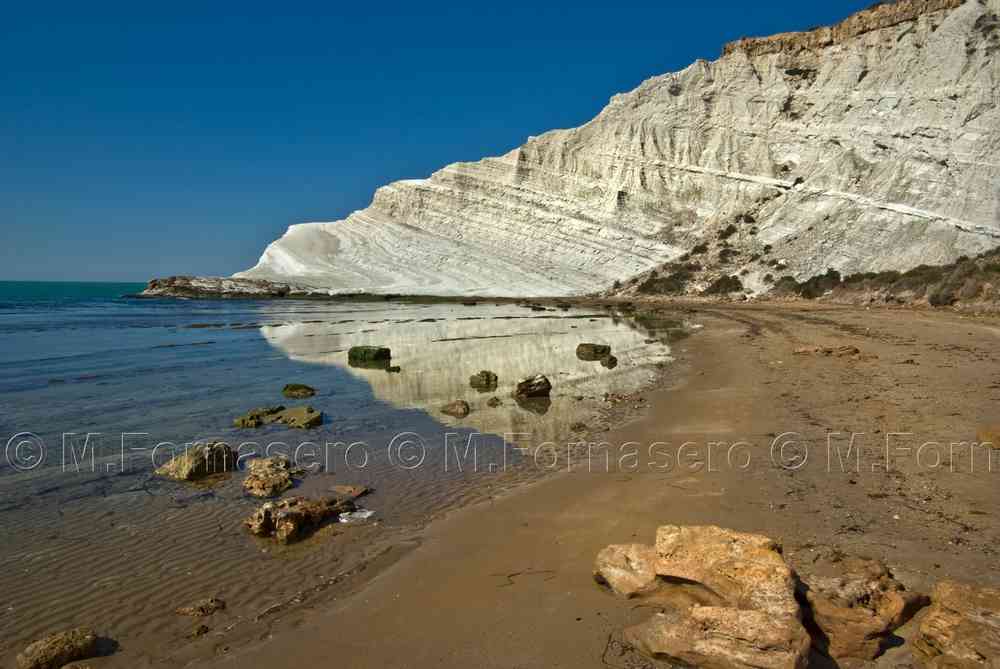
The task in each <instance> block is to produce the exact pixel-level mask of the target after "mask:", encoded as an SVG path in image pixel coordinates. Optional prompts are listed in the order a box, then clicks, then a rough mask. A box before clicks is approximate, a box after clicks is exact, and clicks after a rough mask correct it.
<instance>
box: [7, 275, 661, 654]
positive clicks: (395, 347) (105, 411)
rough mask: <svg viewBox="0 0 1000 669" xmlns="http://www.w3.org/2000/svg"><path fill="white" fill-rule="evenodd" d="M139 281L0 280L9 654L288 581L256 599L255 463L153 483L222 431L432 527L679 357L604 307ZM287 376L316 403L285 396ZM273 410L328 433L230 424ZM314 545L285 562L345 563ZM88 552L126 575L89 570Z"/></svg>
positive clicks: (266, 562) (152, 625)
mask: <svg viewBox="0 0 1000 669" xmlns="http://www.w3.org/2000/svg"><path fill="white" fill-rule="evenodd" d="M141 288H142V285H140V284H86V283H61V284H60V283H23V282H0V342H2V343H3V345H2V346H0V444H3V445H5V449H4V453H3V457H2V458H0V528H2V529H3V536H4V541H3V542H2V545H0V592H2V593H3V595H2V601H0V604H2V605H3V606H0V638H2V639H4V640H5V641H4V647H0V657H2V656H3V654H4V653H5V652H7V651H10V650H12V649H13V648H14V647H15V646H16V645H17V644H20V643H22V642H25V641H27V640H30V638H32V637H33V636H35V635H37V634H40V633H43V632H45V631H46V630H49V629H51V628H52V627H59V626H60V625H70V624H84V623H91V622H93V620H94V619H98V618H101V616H104V618H103V620H104V621H105V622H106V624H107V625H108V627H109V628H114V629H108V630H107V631H108V633H109V634H113V635H115V636H116V638H125V639H127V638H129V637H130V635H131V636H132V637H133V638H136V639H137V638H139V637H141V636H142V635H143V634H145V633H147V632H149V633H150V634H154V632H155V630H156V629H157V626H158V625H160V624H161V623H162V618H161V617H162V616H163V615H165V613H164V612H167V613H169V612H170V611H172V607H176V606H178V605H181V604H183V603H184V602H183V601H174V600H173V599H171V598H183V597H184V596H187V595H190V596H191V597H196V596H197V595H199V594H201V595H204V594H206V592H207V591H206V590H205V588H206V587H211V588H214V589H216V590H224V591H225V593H228V597H227V598H228V599H230V601H231V606H232V607H233V609H232V610H233V611H234V612H238V611H240V608H239V607H240V606H244V607H246V608H247V610H250V608H252V607H253V606H264V605H265V604H266V603H267V602H268V601H270V599H269V598H275V597H278V596H279V595H280V594H281V592H283V590H282V588H288V587H292V586H291V585H289V584H286V583H283V582H281V581H275V582H273V583H269V584H268V585H267V586H266V587H263V586H260V585H259V584H258V586H257V587H256V589H254V590H253V591H247V590H246V589H245V587H244V584H245V583H248V582H249V579H250V576H249V574H250V573H251V572H252V571H253V570H258V572H259V570H260V569H272V568H274V564H273V563H272V561H273V560H276V559H278V557H276V556H275V555H274V554H272V552H270V551H269V550H264V551H262V550H261V549H260V547H259V545H258V544H257V543H255V542H254V541H253V540H251V538H250V537H248V536H247V534H246V532H245V531H244V530H243V528H242V526H241V524H240V521H241V519H242V518H244V517H245V516H246V515H247V514H248V513H249V512H250V511H251V510H252V509H253V508H254V506H255V505H256V504H258V503H259V501H256V500H252V499H248V498H246V497H245V496H244V495H243V493H242V489H241V487H240V478H241V475H240V474H239V473H237V474H235V475H234V476H233V477H232V478H231V480H228V481H225V482H223V483H221V484H219V485H218V486H217V487H216V488H214V489H211V490H208V491H206V490H202V489H196V488H192V487H190V486H188V485H185V484H180V483H175V482H172V481H164V480H162V479H159V478H157V477H155V476H153V474H152V470H153V468H154V465H156V464H161V463H162V462H163V461H164V460H165V459H166V457H168V456H169V454H170V452H171V450H172V449H176V448H183V446H184V445H185V444H188V443H191V442H194V441H197V440H204V439H217V438H221V439H224V440H226V441H227V442H229V443H230V444H232V445H233V446H234V447H236V446H240V448H241V453H247V452H250V451H252V452H254V453H263V452H265V451H270V452H272V453H273V452H280V453H285V454H288V455H291V456H292V457H293V458H295V459H296V460H297V462H298V464H300V465H301V466H304V467H307V468H308V469H309V473H308V474H307V475H305V476H304V477H302V478H301V480H300V481H299V482H298V485H297V488H296V490H295V491H293V492H292V493H288V494H306V495H310V494H322V493H324V492H325V491H327V490H329V487H330V486H331V485H334V484H341V483H350V484H364V485H368V486H371V487H373V488H374V489H375V492H374V494H372V495H370V496H369V497H368V498H365V504H366V506H368V507H369V508H371V509H373V510H375V511H376V513H377V516H376V518H378V520H379V522H380V523H382V524H383V525H385V526H392V525H394V524H396V525H404V524H407V523H416V522H419V521H420V519H421V518H423V517H426V516H427V514H431V513H434V512H438V511H441V510H443V509H447V508H449V506H450V505H453V504H454V503H456V502H457V501H460V500H467V499H475V498H477V495H478V497H480V498H481V497H482V494H485V493H484V492H483V491H486V490H488V488H489V486H490V485H491V484H492V481H493V479H492V478H491V476H493V475H494V472H495V471H497V469H500V470H502V469H504V468H508V467H509V468H516V467H520V466H525V465H526V464H528V463H526V461H527V460H528V459H529V458H530V456H528V455H525V453H527V452H529V451H525V450H523V449H515V448H512V446H528V447H530V446H537V445H538V444H540V443H542V442H544V441H553V442H556V443H558V442H562V443H566V441H567V440H569V439H571V437H572V435H573V434H574V432H575V431H579V430H581V429H582V428H581V426H586V425H592V424H593V423H594V421H595V420H597V417H599V415H600V412H601V410H602V407H604V406H605V404H604V402H603V396H604V393H607V392H627V391H629V390H632V389H635V388H636V387H638V386H640V385H642V384H643V383H646V382H647V381H649V380H650V378H651V377H652V375H653V372H654V368H655V366H656V365H661V364H662V363H664V362H666V361H668V360H669V348H668V346H667V345H665V344H663V343H661V339H658V338H657V337H656V336H655V334H656V333H655V332H653V331H651V330H649V329H648V328H647V327H644V326H643V324H642V323H637V322H635V321H634V320H632V319H631V318H630V317H627V316H624V315H622V314H616V313H612V312H609V311H592V310H580V309H551V308H548V309H545V310H541V309H539V308H538V307H536V308H535V309H531V308H528V307H525V306H518V305H513V304H504V305H497V304H493V303H490V302H488V301H483V302H480V303H479V304H477V305H475V306H465V305H461V304H403V303H393V302H384V301H383V302H371V303H351V304H347V303H338V302H316V301H301V302H298V301H262V302H253V301H196V300H173V299H155V300H145V299H134V298H128V297H125V296H126V295H128V294H133V293H136V292H138V291H139V290H141ZM581 342H598V343H604V344H610V345H611V346H612V348H613V352H614V355H615V356H616V358H617V365H602V364H601V363H600V362H595V361H585V360H580V359H578V358H577V357H576V355H575V350H576V346H577V345H578V344H579V343H581ZM360 344H373V345H381V346H388V347H390V348H391V349H392V369H363V368H355V367H352V366H351V365H349V364H348V361H347V350H348V348H350V347H351V346H355V345H360ZM483 369H486V370H491V371H493V372H495V373H496V374H497V375H498V376H499V385H498V387H497V388H496V389H495V390H492V391H490V392H486V393H482V392H479V391H477V390H476V389H474V388H472V387H470V383H469V377H470V376H471V375H472V374H475V373H476V372H478V371H480V370H483ZM535 373H543V374H545V375H547V376H548V377H549V378H550V379H551V381H552V384H553V388H554V389H553V393H552V399H551V402H550V403H542V404H540V405H539V404H533V405H519V404H518V403H516V402H515V401H514V400H513V399H511V390H512V389H513V386H514V384H515V382H516V381H517V380H518V379H519V378H522V377H524V376H527V375H530V374H535ZM293 382H294V383H305V384H308V385H310V386H313V387H315V388H316V389H317V394H316V396H315V397H312V398H310V399H308V400H288V399H285V398H283V397H282V394H281V389H282V387H283V386H284V385H285V384H286V383H293ZM492 397H497V398H499V400H500V405H499V406H491V405H490V404H489V403H488V400H489V399H490V398H492ZM455 399H464V400H466V401H468V402H469V404H470V405H471V406H472V413H471V414H470V415H469V416H468V417H466V418H464V419H455V418H449V417H447V416H444V415H443V414H441V412H440V408H441V406H442V405H444V404H445V403H447V402H450V401H452V400H455ZM277 404H283V405H286V406H292V405H297V404H309V405H311V406H313V407H315V408H316V409H318V410H320V411H322V412H323V414H324V421H323V424H322V425H321V426H320V427H318V428H316V429H314V430H309V431H295V430H290V429H286V428H283V427H280V426H271V427H265V428H261V429H259V430H240V429H236V428H234V427H233V419H234V418H235V417H236V416H238V415H240V414H242V413H245V412H246V411H247V410H249V409H251V408H254V407H258V406H266V405H277ZM494 404H495V403H494ZM449 434H450V435H452V437H451V438H452V439H454V440H455V441H454V444H455V446H456V447H458V448H459V449H460V450H461V451H463V452H464V453H466V455H467V454H468V453H467V452H466V451H465V447H466V444H467V443H468V439H469V437H470V435H478V434H482V435H484V436H482V437H481V438H480V437H476V439H478V440H479V441H477V442H476V443H477V449H476V453H475V454H474V456H473V457H474V458H476V461H473V460H466V461H465V462H464V463H463V464H464V467H463V468H459V467H457V466H456V464H457V463H456V462H454V461H452V462H449V458H448V455H449V450H448V448H446V444H448V443H449V442H448V441H447V440H448V439H449V437H448V435H449ZM352 444H353V446H352ZM490 465H492V466H493V468H492V469H490ZM328 543H329V542H328ZM334 543H335V542H334ZM316 545H317V546H322V547H319V548H306V549H303V551H302V552H299V553H295V554H294V556H293V557H292V558H287V559H289V560H299V561H300V562H299V563H297V564H299V567H297V569H298V570H299V572H301V573H312V572H313V571H315V572H316V573H323V571H322V570H323V567H322V565H324V564H329V563H330V560H336V559H340V558H336V557H330V556H329V555H327V554H326V553H324V551H326V550H328V544H327V543H319V544H316ZM329 545H332V543H329ZM122 556H127V559H121V557H122ZM282 559H284V558H282ZM81 560H85V561H87V564H92V565H96V564H110V563H114V564H116V565H118V566H117V567H116V571H115V573H114V574H113V575H112V574H89V573H86V574H85V573H83V572H81V571H80V570H79V567H80V564H81V563H80V562H79V561H81ZM282 564H286V563H282ZM234 565H240V566H239V567H236V566H234ZM286 566H287V564H286ZM243 569H245V570H248V571H247V572H246V573H244V572H243V571H241V570H243ZM191 574H197V575H199V577H200V578H201V580H197V579H194V578H193V577H192V576H191ZM91 576H92V578H90V577H91ZM81 578H82V579H84V581H85V583H84V584H83V585H81V581H80V579H81ZM88 578H90V580H87V579H88ZM302 578H305V577H302ZM107 579H113V581H108V580H107ZM112 582H113V583H114V584H116V585H115V586H114V587H111V586H110V585H109V583H112ZM151 584H155V585H151ZM206 584H208V585H206ZM294 584H295V582H294V581H293V582H292V585H294ZM199 589H200V590H201V592H200V593H199V592H198V591H199ZM151 591H152V592H153V595H154V596H151V595H150V592H151ZM189 591H190V592H189ZM69 592H74V593H76V594H75V595H73V596H72V597H69V596H68V595H67V593H69ZM157 593H159V595H157ZM185 593H187V594H185ZM225 593H224V594H225ZM158 596H159V597H160V599H157V597H158ZM241 598H242V599H241ZM109 611H113V612H114V613H113V615H112V614H110V613H109ZM109 615H112V617H111V618H108V616H109ZM171 615H172V614H171ZM233 615H236V614H235V613H234V614H233ZM151 638H152V637H151ZM0 663H2V661H0Z"/></svg>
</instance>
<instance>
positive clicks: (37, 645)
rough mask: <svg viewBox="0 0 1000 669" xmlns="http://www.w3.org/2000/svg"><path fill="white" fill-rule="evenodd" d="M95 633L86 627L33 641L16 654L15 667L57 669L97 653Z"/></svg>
mask: <svg viewBox="0 0 1000 669" xmlns="http://www.w3.org/2000/svg"><path fill="white" fill-rule="evenodd" d="M98 650H99V647H98V639H97V634H96V633H94V631H93V630H91V629H89V628H86V627H78V628H76V629H73V630H69V631H67V632H59V633H58V634H53V635H51V636H47V637H45V638H44V639H39V640H38V641H35V642H34V643H32V644H31V645H30V646H28V647H27V648H25V649H24V650H23V651H22V652H21V653H20V654H18V656H17V669H59V667H62V666H65V665H67V664H69V663H70V662H76V661H77V660H86V659H88V658H91V657H95V656H97V654H98Z"/></svg>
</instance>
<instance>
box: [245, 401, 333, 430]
mask: <svg viewBox="0 0 1000 669" xmlns="http://www.w3.org/2000/svg"><path fill="white" fill-rule="evenodd" d="M275 423H281V424H283V425H287V426H288V427H292V428H297V429H302V430H307V429H310V428H314V427H318V426H320V425H322V424H323V412H322V411H317V410H316V409H314V408H312V407H310V406H297V407H291V408H289V409H286V408H285V407H283V406H273V407H258V408H256V409H251V410H250V411H248V412H247V413H246V414H244V415H242V416H239V417H238V418H236V419H235V420H234V421H233V425H234V426H235V427H239V428H258V427H262V426H264V425H273V424H275Z"/></svg>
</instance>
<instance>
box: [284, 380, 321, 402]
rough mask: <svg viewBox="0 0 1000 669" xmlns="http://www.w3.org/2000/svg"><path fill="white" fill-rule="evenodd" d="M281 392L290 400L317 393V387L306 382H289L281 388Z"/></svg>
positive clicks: (308, 396)
mask: <svg viewBox="0 0 1000 669" xmlns="http://www.w3.org/2000/svg"><path fill="white" fill-rule="evenodd" d="M281 394H282V395H284V396H285V397H287V398H288V399H290V400H304V399H308V398H310V397H312V396H313V395H315V394H316V389H315V388H313V387H312V386H307V385H306V384H304V383H289V384H287V385H286V386H285V387H284V388H282V389H281Z"/></svg>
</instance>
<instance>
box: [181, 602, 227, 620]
mask: <svg viewBox="0 0 1000 669" xmlns="http://www.w3.org/2000/svg"><path fill="white" fill-rule="evenodd" d="M225 608H226V603H225V602H224V601H222V600H221V599H219V598H217V597H208V598H206V599H199V600H198V601H197V602H195V603H194V604H191V605H190V606H182V607H180V608H179V609H177V610H175V611H174V613H176V614H177V615H179V616H192V617H194V618H201V617H204V616H210V615H212V614H213V613H215V612H216V611H223V610H225Z"/></svg>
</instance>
